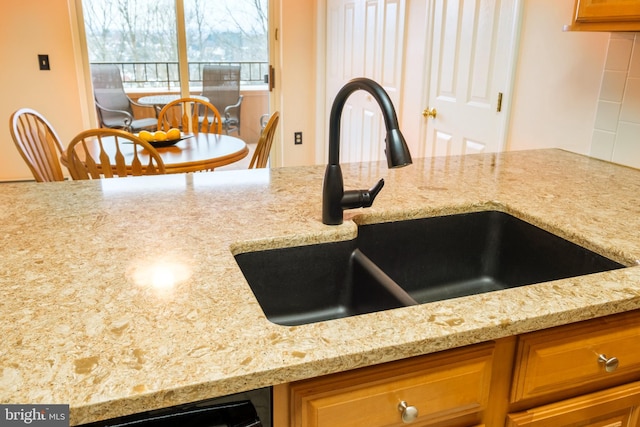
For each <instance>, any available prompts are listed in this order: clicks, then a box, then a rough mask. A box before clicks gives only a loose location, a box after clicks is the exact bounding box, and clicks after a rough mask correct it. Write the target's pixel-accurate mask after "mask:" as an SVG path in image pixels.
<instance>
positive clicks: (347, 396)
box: [274, 343, 493, 427]
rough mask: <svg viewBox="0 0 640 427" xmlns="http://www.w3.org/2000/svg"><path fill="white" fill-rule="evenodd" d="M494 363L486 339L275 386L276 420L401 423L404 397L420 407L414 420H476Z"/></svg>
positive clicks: (462, 423) (461, 424)
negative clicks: (477, 342) (449, 349)
mask: <svg viewBox="0 0 640 427" xmlns="http://www.w3.org/2000/svg"><path fill="white" fill-rule="evenodd" d="M492 363H493V343H487V344H481V345H479V346H472V347H468V348H463V349H457V350H451V351H446V352H442V353H436V354H432V355H427V356H421V357H416V358H413V359H407V360H402V361H399V362H391V363H387V364H384V365H379V366H372V367H368V368H362V369H358V370H355V371H350V372H345V373H340V374H333V375H329V376H326V377H320V378H314V379H311V380H305V381H299V382H296V383H292V384H286V385H282V386H276V387H274V423H275V422H277V423H278V424H277V425H280V426H282V427H284V426H291V427H293V426H295V427H361V426H367V427H376V426H377V427H382V426H385V427H387V426H397V427H400V426H403V425H405V424H404V423H403V422H402V418H401V412H400V411H399V408H398V405H399V403H400V402H402V401H405V402H406V403H407V405H410V406H414V407H415V408H417V410H418V416H417V418H416V419H415V420H414V422H412V423H411V425H414V426H438V427H441V426H450V427H468V426H477V425H478V424H480V423H482V422H483V414H484V412H485V411H486V409H487V405H488V403H489V399H490V395H489V389H490V383H491V370H492ZM282 401H287V402H288V404H287V405H285V406H281V405H280V402H282ZM276 411H278V412H279V414H276ZM284 412H286V413H287V415H286V416H285V417H284V418H283V417H281V416H282V415H283V413H284Z"/></svg>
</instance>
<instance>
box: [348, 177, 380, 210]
mask: <svg viewBox="0 0 640 427" xmlns="http://www.w3.org/2000/svg"><path fill="white" fill-rule="evenodd" d="M382 187H384V179H380V181H378V182H377V183H376V185H374V186H373V187H371V188H370V189H368V190H348V191H345V192H344V194H343V196H342V203H341V204H342V209H354V208H368V207H370V206H371V205H373V201H374V200H375V198H376V196H377V195H378V193H379V192H380V190H382Z"/></svg>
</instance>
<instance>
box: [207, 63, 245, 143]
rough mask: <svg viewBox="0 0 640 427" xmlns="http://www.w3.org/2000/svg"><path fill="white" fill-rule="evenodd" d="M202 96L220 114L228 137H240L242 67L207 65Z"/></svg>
mask: <svg viewBox="0 0 640 427" xmlns="http://www.w3.org/2000/svg"><path fill="white" fill-rule="evenodd" d="M202 95H203V96H206V97H207V98H209V102H211V104H213V106H214V107H216V109H217V110H218V111H219V112H220V115H221V116H222V127H223V128H224V131H225V132H226V134H227V135H229V133H231V132H237V133H238V135H240V108H241V106H242V98H243V96H242V95H240V66H239V65H217V64H216V65H205V66H204V67H203V68H202Z"/></svg>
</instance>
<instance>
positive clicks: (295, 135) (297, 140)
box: [293, 132, 302, 145]
mask: <svg viewBox="0 0 640 427" xmlns="http://www.w3.org/2000/svg"><path fill="white" fill-rule="evenodd" d="M293 140H294V142H295V144H296V145H300V144H302V132H294V133H293Z"/></svg>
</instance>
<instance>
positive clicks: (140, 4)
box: [82, 0, 180, 91]
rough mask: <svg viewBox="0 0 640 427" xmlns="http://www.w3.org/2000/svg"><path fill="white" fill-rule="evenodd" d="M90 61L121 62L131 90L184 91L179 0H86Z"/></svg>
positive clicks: (126, 82) (123, 74)
mask: <svg viewBox="0 0 640 427" xmlns="http://www.w3.org/2000/svg"><path fill="white" fill-rule="evenodd" d="M82 10H83V15H84V22H85V34H86V40H87V51H88V54H89V62H90V63H115V64H117V65H118V67H119V68H120V69H121V71H122V78H123V84H124V86H125V90H129V89H146V90H149V91H153V90H161V91H179V88H180V75H179V67H178V44H177V38H176V13H175V1H174V0H153V1H148V0H82Z"/></svg>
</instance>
